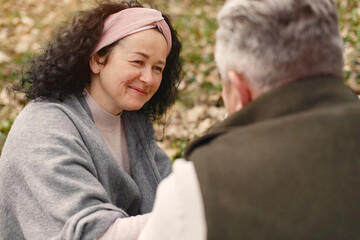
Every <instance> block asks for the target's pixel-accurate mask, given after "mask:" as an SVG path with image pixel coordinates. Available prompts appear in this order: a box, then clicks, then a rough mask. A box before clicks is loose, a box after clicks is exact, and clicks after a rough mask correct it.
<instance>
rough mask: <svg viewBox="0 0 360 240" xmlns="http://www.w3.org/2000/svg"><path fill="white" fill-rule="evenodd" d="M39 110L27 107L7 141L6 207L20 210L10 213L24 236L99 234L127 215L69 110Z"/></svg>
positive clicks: (4, 166) (88, 236)
mask: <svg viewBox="0 0 360 240" xmlns="http://www.w3.org/2000/svg"><path fill="white" fill-rule="evenodd" d="M37 110H39V108H34V107H29V108H26V109H24V110H23V112H22V113H21V114H20V115H19V116H18V119H17V120H16V122H15V123H14V125H13V127H12V129H11V132H10V133H9V136H8V139H7V142H6V145H5V146H4V150H3V154H2V156H1V172H0V174H2V176H1V181H2V182H3V183H6V184H3V185H2V186H1V193H0V194H2V195H3V194H5V195H3V196H2V201H3V202H4V203H5V206H4V207H5V208H7V209H11V212H12V214H15V215H16V216H14V217H13V218H12V219H16V220H14V222H15V221H17V225H19V226H21V229H19V231H21V232H22V235H23V237H24V238H25V239H50V238H51V239H53V238H54V239H93V238H96V237H98V236H100V235H101V234H102V233H103V232H104V231H105V230H106V229H107V228H108V227H109V226H110V225H111V223H112V222H114V221H115V219H117V218H121V217H127V216H128V215H127V213H126V212H125V211H123V210H121V209H119V208H117V207H116V206H115V205H113V204H111V200H110V199H109V195H108V193H107V191H106V190H105V188H104V187H103V186H102V184H101V183H100V182H99V181H98V178H97V170H96V168H95V166H94V164H93V161H92V157H91V156H90V154H89V152H88V150H87V147H86V146H85V144H84V142H83V140H82V136H81V134H80V133H79V132H78V129H77V128H76V127H75V125H74V124H73V122H72V120H71V119H70V118H69V117H68V116H67V115H66V113H64V112H62V111H61V110H59V109H58V108H46V109H44V108H42V109H41V111H37ZM8 212H10V210H9V211H8ZM2 217H3V216H2ZM2 221H3V220H2ZM9 221H11V220H10V218H9ZM9 231H10V230H9Z"/></svg>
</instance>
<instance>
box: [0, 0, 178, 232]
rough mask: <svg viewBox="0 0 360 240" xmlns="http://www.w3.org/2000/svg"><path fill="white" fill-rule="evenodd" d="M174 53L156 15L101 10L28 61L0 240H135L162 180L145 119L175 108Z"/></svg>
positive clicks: (123, 8)
mask: <svg viewBox="0 0 360 240" xmlns="http://www.w3.org/2000/svg"><path fill="white" fill-rule="evenodd" d="M180 49H181V44H180V42H179V40H178V38H177V35H176V31H175V30H174V29H173V28H172V26H171V24H170V20H169V18H168V17H167V16H166V15H163V14H161V13H160V12H158V11H156V10H154V9H148V8H143V7H142V6H141V5H140V4H139V3H137V2H121V3H115V2H103V3H101V4H100V5H99V6H98V7H96V8H95V9H92V10H90V11H87V12H83V13H82V14H80V15H79V16H78V17H75V18H74V20H73V22H72V25H71V26H70V27H69V28H68V29H65V30H63V31H61V32H60V33H59V34H58V35H57V37H56V38H55V40H54V41H52V42H51V43H50V44H49V45H48V47H47V48H46V49H45V51H44V52H43V53H42V54H41V55H40V56H38V57H35V58H34V59H32V61H31V63H30V65H29V67H28V69H27V71H26V72H25V74H24V75H23V77H22V81H21V83H22V90H23V91H24V92H25V93H26V94H27V96H28V97H29V98H30V99H34V100H33V101H31V102H30V103H29V104H28V105H27V106H26V107H25V108H24V109H23V111H22V112H21V113H20V114H19V116H18V117H17V119H16V121H15V122H14V124H13V127H12V129H11V131H10V133H9V135H8V139H7V141H6V143H5V146H4V148H3V152H2V156H1V160H0V205H1V210H0V236H1V237H0V239H95V238H98V239H135V238H136V237H137V234H138V232H139V231H140V230H141V227H142V226H143V224H144V223H145V221H146V219H147V217H148V214H147V213H149V212H150V211H151V209H152V206H153V201H154V197H155V191H156V188H157V186H158V184H159V182H160V181H161V180H162V179H163V178H164V177H166V176H167V175H168V174H169V172H170V161H169V158H168V157H167V156H166V154H165V153H164V152H163V151H162V150H161V149H160V148H159V147H158V146H157V145H156V142H155V139H154V132H153V128H152V124H151V122H150V120H151V119H157V118H160V117H161V116H162V115H163V114H164V113H165V112H166V110H167V109H168V108H169V106H170V105H171V104H172V103H173V102H174V100H175V97H176V93H177V86H178V83H179V81H180V78H179V75H180V72H181V65H180V62H179V53H180ZM115 237H116V238H115Z"/></svg>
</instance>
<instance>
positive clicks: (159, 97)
mask: <svg viewBox="0 0 360 240" xmlns="http://www.w3.org/2000/svg"><path fill="white" fill-rule="evenodd" d="M132 7H143V6H142V5H141V4H140V3H138V2H137V1H129V2H127V1H121V2H114V1H102V2H100V3H99V5H98V6H97V7H96V8H94V9H91V10H89V11H83V12H79V13H78V14H77V15H75V16H74V17H73V19H72V22H71V23H70V26H69V27H67V28H64V29H62V30H59V32H58V34H56V37H55V38H54V39H53V40H52V41H51V42H50V43H49V44H48V46H47V47H46V48H45V49H44V51H43V53H42V54H40V55H38V56H36V57H34V58H32V59H31V60H30V61H29V63H28V67H27V68H26V69H25V70H24V71H23V74H22V78H21V82H20V84H21V85H20V87H19V88H18V89H17V90H18V91H22V92H24V93H25V94H26V96H27V97H28V98H30V99H36V98H41V99H50V100H58V101H63V100H64V99H65V98H66V97H67V96H69V95H70V94H76V95H78V96H79V95H81V94H82V92H83V91H84V88H85V86H86V85H88V84H90V79H91V69H90V66H89V58H90V55H91V52H92V50H93V48H94V46H95V45H96V43H97V42H98V41H99V39H100V37H101V33H102V30H103V27H104V21H105V19H106V18H107V17H108V16H109V15H111V14H113V13H116V12H119V11H121V10H124V9H126V8H132ZM162 15H163V17H164V19H165V21H166V23H167V24H168V25H169V28H170V31H171V37H172V48H171V52H170V54H169V56H168V57H167V59H166V66H165V69H164V71H163V78H162V81H161V84H160V87H159V89H158V91H157V92H156V93H155V94H154V96H153V97H152V98H151V99H150V100H149V101H148V102H147V103H146V104H145V105H144V106H143V107H142V108H141V109H140V110H139V111H142V112H143V113H145V114H146V115H147V116H148V117H149V118H150V119H152V120H155V119H159V118H161V117H162V115H163V114H164V113H165V112H166V110H167V109H168V108H169V107H170V106H171V105H172V104H173V103H174V102H175V100H176V97H177V94H178V85H179V83H180V81H181V73H182V65H181V62H180V51H181V43H180V41H179V39H178V36H177V32H176V31H175V30H174V28H173V27H172V24H171V19H170V17H169V16H168V15H166V14H164V13H163V14H162ZM115 45H116V43H113V44H111V45H109V46H107V47H104V48H102V49H100V50H99V51H98V54H99V55H101V56H108V55H109V53H110V52H111V50H112V49H113V47H114V46H115ZM104 64H106V61H105V62H104Z"/></svg>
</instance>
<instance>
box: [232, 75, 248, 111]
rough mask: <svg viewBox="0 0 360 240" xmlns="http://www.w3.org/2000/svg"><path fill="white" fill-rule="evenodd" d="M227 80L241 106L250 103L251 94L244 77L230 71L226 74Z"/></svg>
mask: <svg viewBox="0 0 360 240" xmlns="http://www.w3.org/2000/svg"><path fill="white" fill-rule="evenodd" d="M228 78H229V81H230V82H231V84H232V85H233V87H234V88H235V91H236V92H237V94H238V99H239V101H240V103H241V106H242V107H244V106H246V105H247V104H248V103H249V102H251V101H252V93H251V89H250V87H249V83H248V80H247V79H246V77H245V76H244V75H242V74H239V73H237V72H235V71H230V72H229V73H228Z"/></svg>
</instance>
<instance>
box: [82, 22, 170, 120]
mask: <svg viewBox="0 0 360 240" xmlns="http://www.w3.org/2000/svg"><path fill="white" fill-rule="evenodd" d="M95 57H96V56H93V57H92V59H91V60H90V67H91V70H92V72H93V73H94V74H93V76H92V79H91V83H90V85H89V86H88V87H87V90H88V92H89V93H90V95H91V96H92V97H93V99H94V100H95V101H96V102H97V103H98V104H99V105H100V106H101V107H102V108H103V109H104V110H105V111H107V112H108V113H110V114H113V115H117V114H119V113H121V112H122V111H123V110H127V111H132V110H139V109H140V108H142V106H143V105H144V104H145V103H146V102H147V101H149V100H150V98H151V97H152V96H153V95H154V94H155V92H156V91H157V90H158V88H159V86H160V83H161V79H162V72H163V70H164V68H165V64H166V57H167V42H166V40H165V37H164V36H163V35H162V34H161V33H160V32H159V31H157V30H155V29H149V30H145V31H141V32H139V33H135V34H132V35H130V36H128V37H126V38H123V39H122V40H120V41H119V43H118V44H117V45H116V46H115V47H114V48H113V49H112V50H111V52H110V53H109V56H108V61H107V63H106V64H105V65H104V64H99V63H98V62H100V63H101V62H102V61H103V60H104V58H105V57H100V58H99V61H96V60H95Z"/></svg>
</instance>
